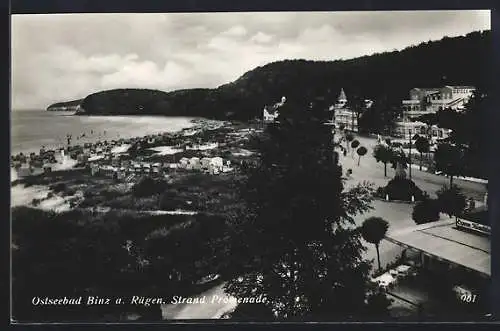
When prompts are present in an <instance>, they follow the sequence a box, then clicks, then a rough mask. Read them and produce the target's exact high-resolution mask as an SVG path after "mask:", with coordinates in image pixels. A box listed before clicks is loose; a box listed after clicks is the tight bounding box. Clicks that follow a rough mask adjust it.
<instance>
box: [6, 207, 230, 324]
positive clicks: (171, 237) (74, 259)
mask: <svg viewBox="0 0 500 331" xmlns="http://www.w3.org/2000/svg"><path fill="white" fill-rule="evenodd" d="M12 225H13V229H12V232H13V244H14V248H13V251H12V260H13V270H12V272H13V293H14V296H13V300H14V301H13V315H14V318H15V319H16V320H18V321H36V322H40V321H58V322H61V321H92V322H95V321H103V320H108V321H114V322H116V321H118V320H119V319H120V318H123V315H124V314H125V313H127V312H133V313H139V314H140V315H142V316H148V319H149V320H159V319H161V315H160V308H159V306H158V305H152V306H150V307H141V306H133V305H128V304H123V305H114V304H112V305H99V306H86V305H85V300H86V298H87V297H88V296H99V297H101V298H104V297H109V298H116V297H118V296H121V297H123V298H124V299H126V301H127V302H129V301H130V298H131V296H133V295H137V296H149V297H158V296H161V297H166V298H168V297H171V296H173V295H185V296H187V295H193V294H196V293H197V291H199V290H201V288H199V286H197V285H195V284H196V283H197V282H198V281H199V280H200V279H201V278H202V277H205V276H206V275H207V274H210V273H213V272H215V271H216V270H215V268H216V266H217V265H218V264H220V262H217V259H218V258H222V256H221V255H217V254H216V253H215V251H214V246H213V245H212V242H213V240H215V238H218V236H219V234H220V233H223V232H224V222H223V219H221V218H220V217H217V216H208V215H203V214H201V215H196V216H186V215H171V216H169V215H156V216H155V215H139V216H138V215H137V214H133V213H123V212H109V213H106V214H95V213H92V212H89V211H81V210H74V211H70V212H65V213H59V214H56V213H54V212H45V211H42V210H38V209H33V208H28V207H18V208H14V209H13V211H12ZM193 238H196V240H193ZM64 296H67V297H78V296H82V299H83V304H82V305H77V306H74V307H68V306H33V304H32V302H31V300H32V298H33V297H40V298H42V299H43V298H46V297H49V298H58V297H61V298H62V297H64Z"/></svg>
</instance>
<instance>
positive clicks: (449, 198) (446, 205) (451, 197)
mask: <svg viewBox="0 0 500 331" xmlns="http://www.w3.org/2000/svg"><path fill="white" fill-rule="evenodd" d="M436 195H437V197H438V198H437V202H438V206H439V209H440V211H442V212H443V213H446V214H448V215H449V216H450V217H451V216H452V215H458V214H460V213H461V212H462V211H463V210H464V208H465V205H466V198H465V195H464V194H463V193H462V191H461V190H460V188H459V187H458V186H456V185H453V186H451V187H446V186H444V187H442V188H441V189H440V190H439V191H437V192H436Z"/></svg>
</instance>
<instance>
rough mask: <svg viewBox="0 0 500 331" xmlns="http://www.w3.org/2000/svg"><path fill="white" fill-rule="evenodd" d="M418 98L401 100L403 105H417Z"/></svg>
mask: <svg viewBox="0 0 500 331" xmlns="http://www.w3.org/2000/svg"><path fill="white" fill-rule="evenodd" d="M419 104H420V100H403V105H419Z"/></svg>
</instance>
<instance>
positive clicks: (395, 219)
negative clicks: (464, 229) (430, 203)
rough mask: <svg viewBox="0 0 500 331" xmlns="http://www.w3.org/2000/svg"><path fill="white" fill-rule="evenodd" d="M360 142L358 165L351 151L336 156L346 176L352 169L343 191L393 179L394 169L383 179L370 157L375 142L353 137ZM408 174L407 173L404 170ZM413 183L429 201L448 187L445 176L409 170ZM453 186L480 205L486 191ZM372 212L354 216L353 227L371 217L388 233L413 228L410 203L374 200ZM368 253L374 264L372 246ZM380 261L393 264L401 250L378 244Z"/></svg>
mask: <svg viewBox="0 0 500 331" xmlns="http://www.w3.org/2000/svg"><path fill="white" fill-rule="evenodd" d="M355 139H357V140H359V142H360V143H361V145H360V146H365V147H366V149H367V150H368V152H367V153H366V155H364V156H363V157H361V161H360V165H359V166H358V165H357V162H358V155H357V154H356V153H355V152H354V157H351V151H349V152H348V153H347V155H346V156H345V157H344V156H343V155H341V156H340V157H339V162H340V164H341V165H342V171H343V173H344V174H345V172H346V170H347V169H352V171H353V173H352V175H351V178H350V179H348V180H347V181H346V182H345V186H346V188H349V187H352V186H354V185H356V184H358V183H361V182H363V181H368V182H371V183H374V184H375V188H377V187H379V186H385V185H386V184H387V182H388V181H389V180H390V179H392V178H393V177H394V169H392V168H391V166H390V165H389V164H388V165H387V177H384V164H383V163H377V162H376V160H375V158H374V157H373V147H374V146H375V145H376V139H372V138H366V137H355ZM407 175H408V170H407ZM412 180H413V181H414V182H415V184H417V186H418V187H420V189H422V190H423V191H426V192H427V193H428V194H429V195H430V196H431V198H436V194H435V192H436V191H437V190H439V189H440V188H441V187H442V186H443V185H445V184H446V185H448V184H449V179H448V178H447V177H444V176H438V175H435V174H431V173H427V172H423V171H419V170H416V169H412ZM454 183H455V185H457V186H459V187H460V188H461V189H462V191H463V193H464V194H465V195H466V196H467V197H474V199H475V200H477V201H478V203H477V204H478V205H480V204H481V203H482V201H483V197H484V194H485V192H486V185H485V184H482V183H475V182H469V181H464V180H460V179H454ZM372 207H374V209H373V210H370V211H369V212H367V213H365V214H358V215H356V216H355V217H354V219H355V222H356V225H361V224H362V223H363V221H364V220H365V219H367V218H368V217H371V216H378V217H382V218H384V219H385V220H386V221H387V222H388V223H389V231H393V230H396V229H402V228H406V227H412V226H415V225H416V224H415V222H414V221H413V220H412V218H411V213H412V211H413V204H410V203H403V202H386V201H381V200H375V201H373V203H372ZM366 247H367V251H366V252H365V257H366V258H367V259H373V260H374V263H376V258H377V255H376V250H375V245H373V244H370V243H366ZM379 248H380V262H381V264H382V267H384V266H385V265H386V264H387V263H390V262H392V261H394V260H395V259H396V258H397V257H398V256H399V255H400V254H401V252H402V248H401V247H399V246H397V245H395V244H393V243H390V242H388V241H386V240H383V241H382V242H381V243H380V247H379Z"/></svg>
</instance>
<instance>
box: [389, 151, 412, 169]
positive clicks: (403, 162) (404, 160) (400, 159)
mask: <svg viewBox="0 0 500 331" xmlns="http://www.w3.org/2000/svg"><path fill="white" fill-rule="evenodd" d="M409 163H410V161H409V159H408V156H407V155H406V154H405V153H404V152H403V151H402V150H393V153H392V159H391V164H392V165H391V167H392V168H393V169H397V168H398V166H399V167H400V168H401V169H407V168H408V164H409Z"/></svg>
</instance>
